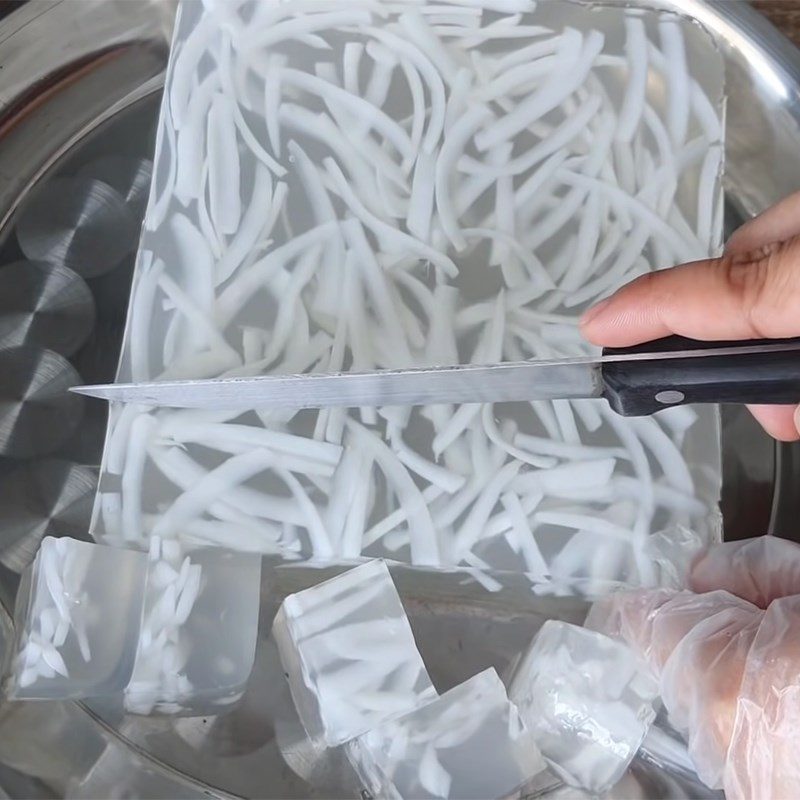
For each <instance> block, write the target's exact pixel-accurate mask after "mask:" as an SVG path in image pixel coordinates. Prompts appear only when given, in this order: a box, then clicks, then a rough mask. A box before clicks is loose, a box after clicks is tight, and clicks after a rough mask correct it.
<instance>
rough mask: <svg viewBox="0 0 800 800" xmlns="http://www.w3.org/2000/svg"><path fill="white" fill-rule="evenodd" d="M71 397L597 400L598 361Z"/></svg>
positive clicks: (248, 403) (180, 403)
mask: <svg viewBox="0 0 800 800" xmlns="http://www.w3.org/2000/svg"><path fill="white" fill-rule="evenodd" d="M73 391H75V392H77V393H79V394H85V395H89V396H91V397H100V398H103V399H104V400H113V401H117V402H122V403H141V404H142V405H153V406H170V407H173V408H208V409H212V410H217V411H222V410H236V409H244V410H247V409H249V408H282V407H283V408H287V407H288V408H325V407H329V406H345V407H347V408H353V407H357V406H391V405H428V404H431V403H486V402H489V403H507V402H514V401H517V400H552V399H559V398H572V397H576V398H583V397H600V396H601V395H602V391H603V387H602V380H601V378H600V363H599V362H598V361H597V360H595V359H590V358H586V359H563V360H561V361H527V362H525V361H521V362H516V363H512V362H507V363H503V364H492V365H490V366H485V367H484V366H478V365H474V364H460V365H457V366H449V367H427V368H423V369H405V370H388V369H387V370H380V371H376V372H348V373H338V374H325V373H316V374H307V375H259V376H255V377H252V378H223V379H216V380H187V381H161V382H157V383H139V384H135V383H116V384H106V385H105V386H77V387H74V389H73Z"/></svg>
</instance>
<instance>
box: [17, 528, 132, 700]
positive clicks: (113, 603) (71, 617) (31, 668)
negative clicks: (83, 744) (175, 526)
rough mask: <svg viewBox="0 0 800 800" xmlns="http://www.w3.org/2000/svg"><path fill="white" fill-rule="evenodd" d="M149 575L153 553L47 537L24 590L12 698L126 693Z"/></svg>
mask: <svg viewBox="0 0 800 800" xmlns="http://www.w3.org/2000/svg"><path fill="white" fill-rule="evenodd" d="M146 571H147V554H146V553H139V552H136V551H133V550H122V549H119V548H115V547H104V546H102V545H97V544H92V543H90V542H82V541H78V540H77V539H69V538H66V537H65V538H60V539H54V538H53V537H50V536H48V537H46V538H44V539H43V540H42V543H41V546H40V548H39V552H38V553H37V554H36V558H35V559H34V561H33V563H32V564H31V565H30V566H29V567H28V568H27V569H26V570H25V572H24V573H23V576H22V580H21V583H20V586H19V590H18V593H17V602H16V609H15V612H14V616H15V620H16V624H15V628H16V630H17V636H16V643H15V648H14V649H13V650H12V653H13V655H12V657H11V661H10V664H9V665H8V668H7V670H6V672H7V680H6V691H7V694H8V696H9V697H11V698H14V699H55V698H62V699H64V698H85V697H96V696H99V695H108V694H112V693H115V692H121V691H122V690H123V689H124V688H125V685H126V684H127V683H128V681H129V679H130V677H131V673H132V671H133V665H134V659H135V655H136V643H137V639H138V635H139V622H140V620H141V616H142V607H143V603H144V587H145V573H146Z"/></svg>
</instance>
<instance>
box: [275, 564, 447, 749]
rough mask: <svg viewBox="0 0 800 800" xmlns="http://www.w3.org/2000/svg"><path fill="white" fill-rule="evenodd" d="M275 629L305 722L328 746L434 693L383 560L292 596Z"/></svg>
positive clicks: (358, 732)
mask: <svg viewBox="0 0 800 800" xmlns="http://www.w3.org/2000/svg"><path fill="white" fill-rule="evenodd" d="M272 630H273V633H274V635H275V640H276V642H277V645H278V650H279V653H280V657H281V662H282V664H283V668H284V671H285V672H286V673H287V675H288V679H289V687H290V689H291V693H292V697H293V698H294V702H295V705H296V707H297V712H298V715H299V717H300V721H301V722H302V723H303V726H304V727H305V729H306V732H307V733H308V735H309V736H310V737H311V738H312V739H319V740H322V741H323V742H324V743H325V744H327V745H329V746H334V745H339V744H342V743H344V742H346V741H348V740H350V739H352V738H354V737H356V736H359V735H360V734H362V733H364V732H365V731H367V730H368V729H370V728H372V727H374V726H376V725H379V724H381V723H382V722H384V721H386V720H387V719H390V718H392V717H394V716H396V715H398V714H402V713H404V712H406V711H410V710H411V709H413V708H416V707H417V706H418V705H420V704H421V703H424V702H426V701H427V700H431V699H432V698H434V697H435V696H436V690H435V689H434V688H433V684H432V683H431V680H430V678H429V677H428V673H427V671H426V669H425V665H424V664H423V662H422V657H421V656H420V654H419V651H418V650H417V645H416V642H415V641H414V634H413V633H412V632H411V626H410V625H409V623H408V618H407V617H406V613H405V610H404V609H403V604H402V602H401V601H400V596H399V595H398V593H397V589H396V588H395V585H394V581H393V580H392V576H391V575H390V574H389V570H388V569H387V567H386V564H385V563H384V562H383V561H370V562H367V563H366V564H363V565H361V566H359V567H356V568H355V569H352V570H349V571H348V572H345V573H343V574H341V575H338V576H337V577H335V578H331V579H330V580H328V581H325V582H324V583H321V584H319V585H318V586H313V587H311V588H310V589H305V590H304V591H302V592H297V593H296V594H292V595H289V596H288V597H286V599H285V600H284V601H283V604H282V605H281V608H280V610H279V612H278V614H277V616H276V617H275V622H274V623H273V628H272Z"/></svg>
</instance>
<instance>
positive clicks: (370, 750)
mask: <svg viewBox="0 0 800 800" xmlns="http://www.w3.org/2000/svg"><path fill="white" fill-rule="evenodd" d="M347 753H348V757H349V758H350V761H351V763H352V764H353V767H354V769H355V770H356V772H357V773H358V775H359V777H360V778H361V780H362V781H363V782H364V784H365V786H366V788H367V790H368V791H369V792H370V793H371V794H372V795H374V796H375V797H386V798H392V800H395V798H398V799H399V798H402V799H403V800H421V799H422V798H437V799H439V798H441V799H442V800H444V799H445V798H451V797H452V798H459V800H469V799H470V798H475V799H476V800H491V798H499V797H506V796H507V795H509V794H511V793H512V792H513V791H514V790H515V789H516V788H517V787H519V786H521V785H522V784H524V783H526V782H528V781H529V780H530V779H531V778H532V777H534V776H535V775H538V774H539V773H541V772H542V771H543V770H544V769H545V763H544V760H543V758H542V756H541V753H540V752H539V749H538V748H537V746H536V744H535V742H534V740H533V737H532V735H531V733H530V731H528V730H527V729H526V726H525V724H524V723H523V722H522V720H521V719H520V716H519V714H518V713H517V709H516V708H515V707H514V705H513V704H512V703H510V702H509V700H508V697H507V695H506V690H505V688H504V687H503V684H502V682H501V681H500V679H499V678H498V676H497V673H496V672H495V671H494V669H487V670H485V671H484V672H481V673H479V674H477V675H475V676H474V677H472V678H470V679H469V680H468V681H465V682H464V683H462V684H460V685H459V686H456V687H455V688H454V689H451V690H450V691H449V692H446V693H445V694H443V695H442V696H441V697H438V698H436V699H435V700H433V701H431V702H429V703H427V704H426V705H424V706H421V707H420V708H417V709H415V710H413V711H410V712H409V713H407V714H405V715H403V716H402V717H399V718H397V719H394V720H390V721H389V722H385V723H384V724H383V725H380V726H379V727H377V728H374V729H373V730H370V731H368V732H367V733H365V734H364V735H363V736H360V737H359V738H357V739H354V740H353V741H352V742H350V743H349V744H348V745H347Z"/></svg>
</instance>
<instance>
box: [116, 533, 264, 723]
mask: <svg viewBox="0 0 800 800" xmlns="http://www.w3.org/2000/svg"><path fill="white" fill-rule="evenodd" d="M260 589H261V558H260V557H259V556H257V555H256V556H254V555H252V554H248V553H238V552H234V551H231V550H225V549H223V548H216V547H207V548H199V549H193V550H187V549H186V548H185V547H182V546H181V545H180V544H179V543H178V541H177V540H174V539H164V540H163V541H162V540H161V539H160V538H159V537H153V539H152V540H151V543H150V552H149V555H148V570H147V590H146V596H145V604H144V614H143V617H142V626H141V631H140V634H139V643H138V648H137V651H136V663H135V666H134V669H133V676H132V678H131V681H130V683H129V684H128V686H127V687H126V689H125V708H126V709H127V710H128V711H131V712H133V713H138V714H149V713H151V712H160V713H173V714H174V713H181V714H212V713H219V711H220V710H222V709H224V708H225V707H226V706H228V705H230V704H232V703H235V702H236V701H237V700H238V699H239V698H240V697H241V695H242V693H243V692H244V689H245V687H246V684H247V680H248V678H249V677H250V671H251V670H252V667H253V660H254V658H255V647H256V639H257V636H258V613H259V601H260Z"/></svg>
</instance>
